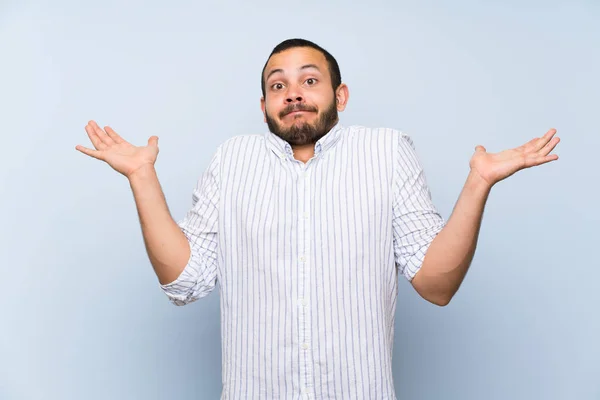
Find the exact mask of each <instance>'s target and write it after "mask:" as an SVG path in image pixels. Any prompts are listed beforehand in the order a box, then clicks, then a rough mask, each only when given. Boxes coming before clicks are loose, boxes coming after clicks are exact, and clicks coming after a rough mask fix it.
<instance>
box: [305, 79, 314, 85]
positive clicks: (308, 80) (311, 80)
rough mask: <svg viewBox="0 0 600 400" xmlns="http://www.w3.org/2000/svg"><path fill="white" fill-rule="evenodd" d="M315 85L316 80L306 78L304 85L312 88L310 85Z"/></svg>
mask: <svg viewBox="0 0 600 400" xmlns="http://www.w3.org/2000/svg"><path fill="white" fill-rule="evenodd" d="M315 83H317V80H316V79H315V78H308V79H307V80H306V84H307V85H308V86H312V85H314V84H315Z"/></svg>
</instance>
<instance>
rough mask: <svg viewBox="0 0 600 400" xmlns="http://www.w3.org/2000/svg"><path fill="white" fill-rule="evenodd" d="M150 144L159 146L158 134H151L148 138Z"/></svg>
mask: <svg viewBox="0 0 600 400" xmlns="http://www.w3.org/2000/svg"><path fill="white" fill-rule="evenodd" d="M148 146H154V147H156V146H158V136H150V138H149V139H148Z"/></svg>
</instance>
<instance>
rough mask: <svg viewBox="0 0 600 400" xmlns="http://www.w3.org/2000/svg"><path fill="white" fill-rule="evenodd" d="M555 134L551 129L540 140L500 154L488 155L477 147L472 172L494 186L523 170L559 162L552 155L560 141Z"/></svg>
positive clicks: (481, 147) (531, 141)
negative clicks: (555, 161)
mask: <svg viewBox="0 0 600 400" xmlns="http://www.w3.org/2000/svg"><path fill="white" fill-rule="evenodd" d="M555 134H556V129H550V130H549V131H548V132H546V134H544V136H542V137H540V138H535V139H532V140H530V141H529V142H527V143H525V144H524V145H522V146H519V147H516V148H514V149H509V150H504V151H501V152H499V153H488V152H487V151H486V149H485V147H483V146H477V147H476V148H475V154H473V157H472V158H471V161H470V166H471V170H472V171H473V172H476V173H477V174H478V175H479V176H480V177H481V178H482V179H484V180H485V181H486V182H487V183H488V184H490V185H494V184H495V183H497V182H499V181H501V180H503V179H506V178H508V177H509V176H511V175H513V174H514V173H515V172H517V171H519V170H521V169H525V168H530V167H534V166H537V165H541V164H546V163H548V162H550V161H554V160H557V159H558V156H557V155H556V154H550V152H551V151H552V150H554V148H555V147H556V145H557V144H558V142H559V141H560V139H559V138H558V137H554V135H555Z"/></svg>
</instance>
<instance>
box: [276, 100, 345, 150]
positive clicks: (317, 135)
mask: <svg viewBox="0 0 600 400" xmlns="http://www.w3.org/2000/svg"><path fill="white" fill-rule="evenodd" d="M293 111H310V112H317V111H318V110H317V108H316V107H311V106H307V105H305V104H302V103H296V104H290V105H289V106H288V107H286V108H285V109H284V110H283V111H281V112H280V113H279V118H283V117H284V116H285V115H287V114H289V113H290V112H293ZM265 117H266V120H267V126H268V127H269V130H270V131H271V132H272V133H273V134H275V135H277V136H279V137H280V138H281V139H283V140H285V141H286V142H288V143H289V144H290V145H291V146H303V145H308V144H315V143H317V141H318V140H319V139H321V138H322V137H323V136H325V135H326V134H327V132H329V131H330V130H331V128H333V126H334V125H335V124H336V123H337V121H338V112H337V108H336V101H335V100H334V101H332V102H331V105H330V106H329V107H328V108H327V109H326V110H325V111H323V113H322V114H321V115H320V116H319V117H318V118H317V120H316V121H315V122H313V123H312V124H311V123H309V122H303V123H301V124H297V123H295V122H294V124H293V125H292V126H291V127H289V128H284V127H282V126H281V125H279V124H278V123H277V121H275V120H274V119H273V118H271V117H270V116H269V115H268V114H267V113H266V112H265Z"/></svg>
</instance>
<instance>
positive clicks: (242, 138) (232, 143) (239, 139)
mask: <svg viewBox="0 0 600 400" xmlns="http://www.w3.org/2000/svg"><path fill="white" fill-rule="evenodd" d="M264 141H265V135H264V134H256V133H254V134H241V135H235V136H232V137H230V138H229V139H227V140H225V141H224V142H222V143H221V145H220V146H219V148H221V149H223V150H225V149H236V148H240V147H245V146H248V145H251V144H254V143H264Z"/></svg>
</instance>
